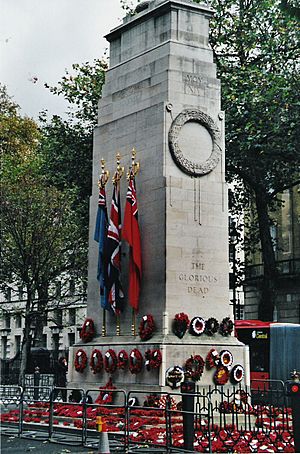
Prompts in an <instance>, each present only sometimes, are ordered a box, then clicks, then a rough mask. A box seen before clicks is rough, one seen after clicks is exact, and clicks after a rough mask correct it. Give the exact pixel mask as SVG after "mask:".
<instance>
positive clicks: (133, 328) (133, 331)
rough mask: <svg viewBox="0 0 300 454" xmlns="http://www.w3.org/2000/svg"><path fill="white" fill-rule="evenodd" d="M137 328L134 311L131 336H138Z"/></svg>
mask: <svg viewBox="0 0 300 454" xmlns="http://www.w3.org/2000/svg"><path fill="white" fill-rule="evenodd" d="M135 328H136V321H135V310H134V309H132V324H131V335H132V336H136V332H135Z"/></svg>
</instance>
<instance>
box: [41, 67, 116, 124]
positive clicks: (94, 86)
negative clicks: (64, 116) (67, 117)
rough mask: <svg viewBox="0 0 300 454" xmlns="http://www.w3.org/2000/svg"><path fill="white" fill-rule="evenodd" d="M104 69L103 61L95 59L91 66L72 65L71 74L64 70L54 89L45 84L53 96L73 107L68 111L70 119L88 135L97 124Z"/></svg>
mask: <svg viewBox="0 0 300 454" xmlns="http://www.w3.org/2000/svg"><path fill="white" fill-rule="evenodd" d="M106 69H107V61H106V60H105V59H101V60H99V59H95V60H94V62H93V64H90V63H89V62H86V63H83V64H81V65H80V64H78V63H74V64H73V65H72V73H71V72H70V71H68V70H66V73H65V75H64V76H63V77H62V79H61V81H59V82H58V84H57V86H56V87H51V86H49V85H48V84H45V87H46V88H48V89H49V90H50V91H51V92H52V93H53V94H55V95H58V96H63V97H64V98H65V99H66V100H67V101H68V102H69V103H70V107H71V106H72V107H73V108H74V107H75V109H73V110H71V111H70V114H71V118H72V117H73V118H74V119H76V120H79V121H80V122H81V125H82V126H83V127H84V128H85V129H87V132H88V131H89V132H90V133H91V132H92V129H93V127H94V126H96V124H97V115H98V102H99V99H100V98H101V94H102V87H103V84H104V81H105V71H106ZM73 73H74V74H73Z"/></svg>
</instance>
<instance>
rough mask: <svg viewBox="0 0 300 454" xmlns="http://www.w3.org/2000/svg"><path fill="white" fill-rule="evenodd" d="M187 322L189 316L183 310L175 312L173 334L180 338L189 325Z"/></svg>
mask: <svg viewBox="0 0 300 454" xmlns="http://www.w3.org/2000/svg"><path fill="white" fill-rule="evenodd" d="M189 324H190V320H189V317H188V316H187V315H186V314H185V313H184V312H180V313H179V314H176V315H175V317H174V321H173V326H172V328H173V333H174V334H175V336H177V337H179V339H182V338H183V336H184V335H185V333H186V330H187V329H188V327H189Z"/></svg>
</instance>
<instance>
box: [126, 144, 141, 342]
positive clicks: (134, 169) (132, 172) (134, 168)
mask: <svg viewBox="0 0 300 454" xmlns="http://www.w3.org/2000/svg"><path fill="white" fill-rule="evenodd" d="M135 158H136V149H135V148H133V149H132V150H131V168H130V169H129V171H128V172H127V180H128V181H130V180H134V179H135V177H136V175H137V174H138V172H139V170H140V163H139V162H136V161H135ZM131 335H132V336H134V337H135V336H136V311H135V309H134V308H132V324H131Z"/></svg>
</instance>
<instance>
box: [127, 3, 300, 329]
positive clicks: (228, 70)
mask: <svg viewBox="0 0 300 454" xmlns="http://www.w3.org/2000/svg"><path fill="white" fill-rule="evenodd" d="M194 2H195V3H201V0H194ZM137 3H139V1H138V2H137ZM122 4H123V9H124V10H125V11H126V12H127V13H128V14H134V8H133V5H132V2H131V3H130V2H128V1H123V2H122ZM211 5H212V7H213V8H214V9H215V11H216V14H215V16H214V19H213V20H212V21H211V36H210V42H211V45H212V48H213V51H214V55H215V61H216V64H217V70H218V75H219V77H220V79H221V83H222V108H223V109H224V110H225V111H226V167H227V179H228V180H229V181H230V182H234V183H235V185H236V191H235V194H234V198H235V203H234V204H232V206H233V207H235V209H236V210H237V211H238V212H239V213H240V212H241V211H242V210H246V213H247V210H250V209H253V208H254V210H255V212H256V214H255V215H254V216H251V218H248V219H247V218H246V224H247V225H246V229H247V232H248V236H249V238H248V240H249V241H246V243H245V246H246V249H247V250H253V248H254V247H255V246H256V245H257V242H258V243H259V244H260V249H261V254H262V260H263V265H264V278H263V285H262V296H261V301H260V304H259V318H261V319H262V320H273V309H274V301H275V292H274V290H275V286H276V284H275V283H276V274H277V270H276V260H275V255H274V248H273V243H272V238H271V234H270V226H271V225H272V222H273V219H272V213H273V212H274V210H276V208H277V207H278V204H279V203H280V193H281V192H282V191H283V190H284V189H286V188H288V187H292V186H294V185H296V184H298V183H299V163H300V151H299V146H298V142H299V133H298V132H297V126H296V125H297V122H298V123H299V97H298V93H299V88H300V82H299V52H300V45H299V11H300V9H299V6H298V3H297V2H296V1H295V0H281V1H280V0H275V1H274V0H212V1H211ZM237 202H239V203H237ZM257 240H258V241H257ZM247 250H246V252H247Z"/></svg>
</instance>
